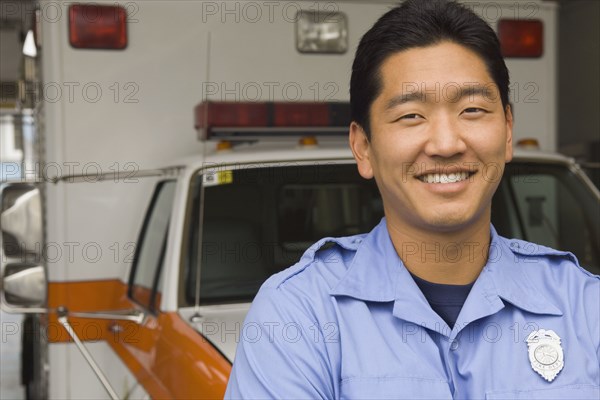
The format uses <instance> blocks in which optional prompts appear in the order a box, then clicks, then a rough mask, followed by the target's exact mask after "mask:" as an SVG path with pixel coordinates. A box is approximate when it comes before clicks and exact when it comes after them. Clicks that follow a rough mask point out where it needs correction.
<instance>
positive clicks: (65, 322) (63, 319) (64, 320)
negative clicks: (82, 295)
mask: <svg viewBox="0 0 600 400" xmlns="http://www.w3.org/2000/svg"><path fill="white" fill-rule="evenodd" d="M56 313H57V314H58V322H59V323H60V324H61V325H62V326H63V327H64V328H65V330H66V331H67V333H68V334H69V336H71V339H73V341H74V342H75V345H77V348H78V349H79V352H80V353H81V355H82V356H83V358H85V360H86V361H87V362H88V364H89V365H90V367H92V370H93V371H94V373H95V374H96V376H97V377H98V379H99V380H100V383H102V386H104V389H105V390H106V392H107V393H108V395H109V396H110V398H111V399H113V400H118V399H119V396H118V395H117V392H115V390H114V389H113V388H112V386H110V383H109V382H108V379H106V376H104V374H103V373H102V371H101V370H100V368H99V367H98V364H96V361H94V358H93V357H92V355H91V354H90V353H89V352H88V350H87V348H86V347H85V346H84V345H83V343H82V342H81V340H80V339H79V337H78V336H77V334H76V333H75V331H74V330H73V327H72V326H71V324H70V323H69V318H68V314H69V312H68V310H67V309H66V308H64V307H59V308H58V309H57V310H56Z"/></svg>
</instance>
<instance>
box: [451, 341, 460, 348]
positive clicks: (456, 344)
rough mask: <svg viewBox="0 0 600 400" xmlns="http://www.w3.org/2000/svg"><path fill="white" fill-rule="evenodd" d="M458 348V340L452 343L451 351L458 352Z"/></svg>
mask: <svg viewBox="0 0 600 400" xmlns="http://www.w3.org/2000/svg"><path fill="white" fill-rule="evenodd" d="M458 346H459V344H458V340H453V341H451V342H450V350H456V349H458Z"/></svg>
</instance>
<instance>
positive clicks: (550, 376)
mask: <svg viewBox="0 0 600 400" xmlns="http://www.w3.org/2000/svg"><path fill="white" fill-rule="evenodd" d="M527 346H528V347H529V362H530V363H531V368H533V370H534V371H535V372H537V373H538V374H540V375H541V376H542V378H544V379H545V380H547V381H548V382H552V381H553V380H554V378H556V375H558V373H559V372H560V371H561V370H562V369H563V366H564V365H565V362H564V355H563V350H562V347H561V346H560V337H558V335H557V334H556V333H555V332H554V331H552V330H545V329H540V330H539V331H533V332H531V334H530V335H529V336H528V337H527Z"/></svg>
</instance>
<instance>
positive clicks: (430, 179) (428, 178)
mask: <svg viewBox="0 0 600 400" xmlns="http://www.w3.org/2000/svg"><path fill="white" fill-rule="evenodd" d="M469 176H470V174H469V173H468V172H454V173H451V174H427V175H423V176H420V177H419V179H420V180H421V181H423V182H425V183H455V182H460V181H464V180H465V179H468V178H469Z"/></svg>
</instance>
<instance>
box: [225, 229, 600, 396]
mask: <svg viewBox="0 0 600 400" xmlns="http://www.w3.org/2000/svg"><path fill="white" fill-rule="evenodd" d="M491 232H492V237H491V243H490V246H489V258H488V262H487V264H486V265H485V267H484V269H483V271H482V272H481V274H480V276H479V277H478V278H477V280H476V281H475V284H474V285H473V288H472V289H471V292H470V293H469V296H468V297H467V300H466V301H465V303H464V306H463V308H462V310H461V312H460V314H459V316H458V319H457V321H456V324H455V325H454V328H453V329H450V328H449V327H448V325H447V324H446V323H445V322H444V320H443V319H442V318H440V317H439V316H438V315H437V314H436V313H435V312H434V311H433V310H432V309H431V307H430V305H429V304H428V302H427V300H426V299H425V297H424V296H423V294H422V293H421V291H420V290H419V288H418V287H417V285H416V283H415V282H414V280H413V279H412V277H411V276H410V273H409V272H408V270H407V269H406V268H405V267H404V265H403V264H402V261H401V260H400V258H399V257H398V255H397V253H396V251H395V249H394V247H393V245H392V242H391V240H390V237H389V235H388V231H387V227H386V223H385V219H384V220H382V222H381V223H380V224H379V225H378V226H377V227H376V228H375V229H374V230H373V231H372V232H371V233H369V234H368V235H359V236H353V237H346V238H337V239H332V238H326V239H323V240H321V241H319V242H318V243H316V244H315V245H313V246H312V247H311V248H310V249H309V250H307V252H306V253H305V254H304V255H303V256H302V258H301V260H300V261H299V262H298V263H297V264H296V265H294V266H293V267H291V268H288V269H287V270H285V271H282V272H280V273H278V274H276V275H274V276H272V277H271V278H269V280H267V281H266V282H265V284H264V285H263V286H262V288H261V290H260V291H259V293H258V295H257V296H256V298H255V300H254V302H253V304H252V307H251V309H250V311H249V313H248V315H247V317H246V321H245V322H244V326H243V329H242V331H241V332H242V335H241V338H240V342H239V344H238V347H237V353H236V358H235V362H234V365H233V370H232V373H231V377H230V380H229V384H228V387H227V392H226V395H225V397H226V398H232V399H238V398H248V399H264V398H277V399H317V398H326V399H333V398H347V399H361V398H363V399H452V398H455V399H456V398H460V399H463V398H464V399H484V398H486V399H508V398H518V399H549V398H551V399H588V398H589V399H599V398H600V361H599V360H600V277H598V276H594V275H592V274H590V273H588V272H587V271H585V270H583V269H582V268H581V267H579V266H578V264H577V260H576V259H575V257H574V256H573V255H572V254H570V253H567V252H561V251H556V250H552V249H549V248H547V247H543V246H539V245H534V244H532V243H528V242H524V241H521V240H509V239H505V238H503V237H500V236H498V235H497V233H496V232H495V230H494V229H493V228H492V229H491ZM326 242H333V243H334V244H335V245H334V246H332V247H327V248H326V249H321V250H320V251H318V250H319V249H320V248H321V247H323V245H324V244H325V243H326ZM486 247H487V246H486ZM473 250H474V251H485V249H484V248H483V247H481V246H476V245H474V246H473ZM442 251H443V249H442ZM541 329H545V330H552V331H554V332H555V333H556V334H557V335H558V336H559V337H560V341H561V343H560V346H561V347H562V351H563V354H564V367H563V369H562V370H561V371H560V373H559V374H558V375H557V376H556V377H555V379H554V380H553V381H551V382H548V381H546V380H545V379H544V378H542V376H541V375H540V374H538V373H537V372H536V371H534V369H533V368H532V366H531V362H530V360H529V355H528V345H527V337H528V336H529V334H530V333H531V332H532V331H537V330H541Z"/></svg>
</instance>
